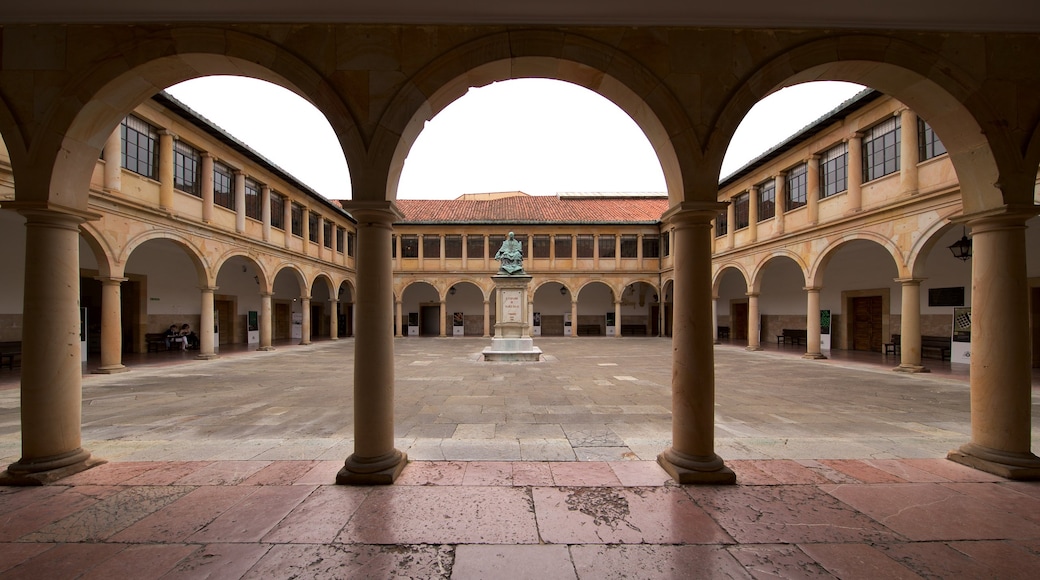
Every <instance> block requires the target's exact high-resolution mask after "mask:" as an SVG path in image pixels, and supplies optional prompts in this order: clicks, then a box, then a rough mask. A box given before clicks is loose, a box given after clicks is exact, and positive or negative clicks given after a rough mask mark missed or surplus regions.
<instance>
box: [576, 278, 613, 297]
mask: <svg viewBox="0 0 1040 580" xmlns="http://www.w3.org/2000/svg"><path fill="white" fill-rule="evenodd" d="M595 285H599V286H606V287H607V288H608V289H609V290H610V294H611V300H617V297H618V296H619V295H620V292H619V290H618V288H617V285H616V284H611V283H610V282H607V281H606V280H589V281H587V282H584V283H583V284H581V285H579V286H578V288H577V290H576V292H577V294H576V295H577V296H581V291H582V290H584V289H586V288H588V287H589V286H595Z"/></svg>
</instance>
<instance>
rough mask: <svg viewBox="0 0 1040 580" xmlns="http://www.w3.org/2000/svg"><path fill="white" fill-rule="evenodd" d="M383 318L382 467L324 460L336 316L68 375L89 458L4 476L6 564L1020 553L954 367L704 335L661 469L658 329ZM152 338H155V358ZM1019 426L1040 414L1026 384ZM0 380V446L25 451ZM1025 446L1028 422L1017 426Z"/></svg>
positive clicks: (963, 557)
mask: <svg viewBox="0 0 1040 580" xmlns="http://www.w3.org/2000/svg"><path fill="white" fill-rule="evenodd" d="M485 344H486V341H485V340H482V339H398V340H397V342H396V343H395V348H396V361H397V362H396V397H395V400H396V437H397V447H398V448H399V449H401V450H402V451H405V452H407V453H408V455H409V458H410V460H411V461H412V462H411V463H410V464H409V465H408V466H407V467H406V468H405V471H404V473H403V475H402V477H401V479H400V480H399V481H398V483H397V484H395V485H394V486H390V487H379V488H356V487H344V486H336V485H332V482H333V478H334V474H335V472H336V471H337V470H338V469H339V467H340V466H341V465H342V462H343V460H344V459H345V458H346V457H347V456H348V455H349V454H350V453H351V451H352V449H353V442H352V436H353V426H352V423H353V422H352V395H351V391H352V386H351V385H352V382H353V381H352V377H353V341H352V340H341V341H336V342H321V343H316V344H314V345H310V346H307V347H298V346H293V347H285V348H279V350H277V351H274V352H264V353H260V352H236V353H232V354H229V355H228V356H225V357H223V358H221V359H217V360H215V361H195V360H193V359H191V358H190V353H188V354H185V355H182V354H180V353H168V355H167V353H163V354H164V356H167V358H165V359H163V361H164V362H163V364H151V365H143V366H137V367H134V370H133V371H132V372H130V373H124V374H120V375H89V376H85V377H84V383H83V425H84V427H83V439H84V446H85V447H86V448H88V449H90V450H91V451H92V452H93V453H94V455H95V456H97V457H101V458H105V459H108V460H109V463H107V464H105V465H102V466H100V467H97V468H95V469H92V470H89V471H87V472H84V473H81V474H78V475H75V476H73V477H70V478H67V479H65V480H62V481H60V482H58V483H56V484H52V485H48V486H43V487H37V488H10V487H8V488H0V576H2V577H4V578H23V577H24V578H30V577H31V578H34V579H38V578H74V577H85V578H102V577H104V578H112V577H118V576H120V575H122V576H124V577H127V578H135V579H136V578H159V577H164V578H207V577H208V578H240V577H248V578H290V577H291V578H312V577H313V578H390V577H412V578H537V579H539V580H545V579H550V578H678V577H684V578H685V577H706V578H714V577H720V578H777V577H780V578H806V577H810V578H827V577H838V578H881V577H884V578H916V577H923V578H981V577H987V578H988V577H992V578H997V577H999V578H1033V577H1035V575H1036V570H1038V569H1040V484H1037V483H1016V482H1008V481H1004V480H1001V479H999V478H996V477H992V476H989V475H988V474H985V473H981V472H977V471H974V470H971V469H968V468H965V467H962V466H959V465H957V464H954V463H951V462H948V461H946V460H945V459H943V457H944V456H945V453H946V452H947V451H948V450H950V449H952V448H954V447H957V446H959V445H960V444H962V443H964V442H966V441H968V439H969V435H968V434H969V431H970V426H969V415H968V399H969V397H968V384H967V382H966V380H965V379H966V378H965V377H964V376H953V375H950V374H949V373H946V374H938V373H936V374H933V375H913V376H908V375H903V374H898V373H893V372H891V371H890V370H887V367H885V366H877V365H874V366H870V365H863V364H857V363H855V362H845V361H840V360H830V361H807V360H803V359H801V358H799V357H798V356H797V353H795V352H779V351H766V352H756V353H751V352H746V351H744V350H743V349H740V348H736V347H724V346H723V347H717V348H716V385H715V388H716V451H717V452H718V453H719V455H721V456H722V457H723V458H724V459H725V460H726V461H727V464H729V465H730V466H731V467H732V468H733V469H734V471H736V472H737V477H738V484H737V485H735V486H723V487H711V486H706V487H699V486H678V485H675V484H674V483H672V482H671V481H670V480H668V478H667V476H666V475H665V474H664V472H663V471H662V470H661V469H660V468H659V467H658V466H657V465H656V463H654V461H653V460H654V458H655V457H656V455H657V454H658V453H660V452H661V451H662V450H664V449H666V448H667V447H668V446H669V445H670V440H671V431H670V429H671V424H670V421H671V417H670V412H669V407H670V398H671V397H670V381H671V345H670V342H669V341H668V339H655V338H647V339H636V338H631V339H630V338H625V339H609V338H603V339H592V338H590V339H564V338H559V339H551V338H545V339H540V340H538V345H539V346H540V347H541V348H542V350H543V351H544V352H545V353H546V355H547V356H546V357H545V358H546V360H545V361H543V362H540V363H531V364H517V363H495V364H491V363H483V362H480V361H479V360H478V356H477V353H479V352H480V350H481V349H482V348H483V347H484V346H485ZM153 360H156V359H153ZM1034 393H1035V394H1034V398H1033V401H1034V402H1033V407H1034V412H1033V417H1034V422H1033V424H1034V427H1033V437H1034V441H1037V440H1038V439H1040V419H1038V408H1037V405H1038V402H1040V393H1036V391H1035V390H1034ZM19 445H20V443H19V418H18V389H17V384H16V383H15V384H13V386H12V385H11V384H10V383H8V384H6V385H3V384H0V457H3V458H4V459H3V461H4V462H5V463H9V462H11V461H15V460H16V459H17V458H18V456H19ZM1034 447H1035V444H1034Z"/></svg>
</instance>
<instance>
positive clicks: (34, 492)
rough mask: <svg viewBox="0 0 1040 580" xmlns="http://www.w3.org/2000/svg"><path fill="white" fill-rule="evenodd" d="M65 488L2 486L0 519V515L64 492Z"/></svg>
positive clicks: (58, 486)
mask: <svg viewBox="0 0 1040 580" xmlns="http://www.w3.org/2000/svg"><path fill="white" fill-rule="evenodd" d="M66 489H68V488H66V487H62V486H60V485H44V486H34V487H2V488H0V521H3V520H2V516H3V514H6V513H7V512H13V511H15V510H20V509H22V508H24V507H25V506H28V505H32V504H35V503H39V502H41V501H44V500H46V499H47V498H49V497H52V496H55V495H58V494H60V493H64V492H65V490H66Z"/></svg>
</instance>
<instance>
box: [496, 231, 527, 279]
mask: <svg viewBox="0 0 1040 580" xmlns="http://www.w3.org/2000/svg"><path fill="white" fill-rule="evenodd" d="M495 259H496V260H498V261H500V262H501V263H502V264H501V266H499V268H498V273H499V274H506V275H509V276H522V275H524V273H525V272H524V252H523V248H522V247H521V244H520V242H519V241H518V240H516V239H514V238H513V232H509V237H508V238H506V239H504V240H502V247H501V248H499V249H498V252H497V253H496V254H495Z"/></svg>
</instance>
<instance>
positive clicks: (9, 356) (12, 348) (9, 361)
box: [0, 340, 22, 370]
mask: <svg viewBox="0 0 1040 580" xmlns="http://www.w3.org/2000/svg"><path fill="white" fill-rule="evenodd" d="M15 358H17V359H18V363H19V366H20V365H21V359H22V342H21V341H20V340H18V341H9V342H0V369H2V368H4V367H7V368H9V369H11V370H14V359H15Z"/></svg>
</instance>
